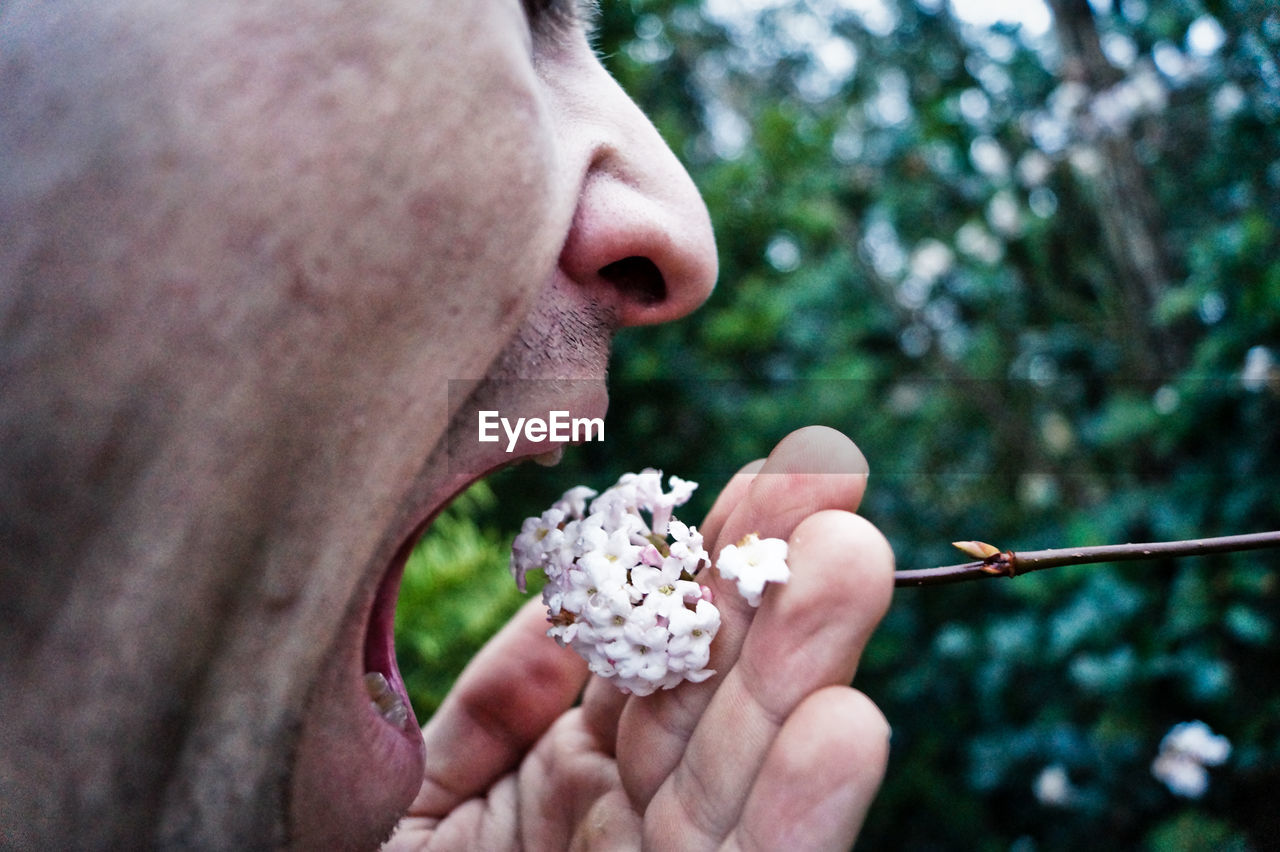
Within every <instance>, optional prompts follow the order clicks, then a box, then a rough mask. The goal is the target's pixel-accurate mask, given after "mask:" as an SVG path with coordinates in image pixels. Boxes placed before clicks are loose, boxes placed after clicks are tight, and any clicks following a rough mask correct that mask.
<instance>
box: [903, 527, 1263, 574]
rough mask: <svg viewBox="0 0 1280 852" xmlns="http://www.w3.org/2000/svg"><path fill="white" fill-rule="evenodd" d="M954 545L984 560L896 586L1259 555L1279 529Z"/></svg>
mask: <svg viewBox="0 0 1280 852" xmlns="http://www.w3.org/2000/svg"><path fill="white" fill-rule="evenodd" d="M957 546H959V547H960V549H961V550H964V551H965V552H966V553H970V554H971V555H978V554H979V553H980V552H987V551H986V548H990V551H994V552H991V554H990V555H989V556H987V557H986V558H984V559H980V560H977V561H974V562H965V563H963V564H961V565H944V566H942V567H940V568H917V569H914V570H907V571H898V572H896V573H895V574H894V585H896V586H939V585H943V584H945V583H959V582H963V581H965V580H977V579H981V578H983V577H1016V576H1018V575H1019V574H1026V573H1029V572H1031V571H1040V570H1043V569H1045V568H1055V567H1057V566H1059V565H1088V564H1091V563H1095V562H1127V561H1130V560H1135V559H1159V558H1162V557H1172V556H1199V555H1201V554H1205V553H1226V552H1229V551H1237V550H1259V549H1262V548H1266V547H1280V530H1277V531H1274V532H1262V533H1249V534H1247V535H1228V536H1221V537H1219V538H1195V539H1188V540H1186V541H1157V542H1150V543H1147V544H1105V545H1101V546H1097V547H1068V548H1062V549H1059V550H1026V551H1022V552H1014V551H1012V550H997V549H996V548H993V547H991V545H983V544H982V543H981V542H959V543H957Z"/></svg>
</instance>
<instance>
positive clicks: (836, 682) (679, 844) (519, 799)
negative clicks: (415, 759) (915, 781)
mask: <svg viewBox="0 0 1280 852" xmlns="http://www.w3.org/2000/svg"><path fill="white" fill-rule="evenodd" d="M815 470H824V471H840V473H812V471H815ZM865 484H866V462H865V460H863V458H862V455H861V453H859V452H858V450H857V448H856V447H854V445H853V444H852V443H851V442H850V441H849V440H848V439H847V438H845V437H844V436H843V435H839V434H838V433H836V432H833V431H831V430H829V429H824V428H820V427H811V428H809V429H803V430H800V431H798V432H795V433H793V434H792V435H790V436H788V437H787V438H786V439H784V440H783V441H782V442H781V443H780V444H779V445H778V447H777V448H776V449H775V450H774V451H773V453H771V454H770V456H769V458H768V459H767V460H764V461H763V462H756V463H754V464H752V465H749V466H748V467H747V468H744V469H743V471H741V472H740V473H739V474H738V475H737V476H735V477H734V478H733V479H732V480H731V481H730V482H729V484H728V486H727V487H726V488H725V489H724V491H723V493H721V495H720V497H719V499H718V500H717V501H716V504H715V506H714V507H713V508H712V510H711V512H710V514H709V515H708V516H707V519H706V521H705V523H704V524H703V525H702V526H701V527H700V529H701V531H702V532H703V534H704V536H705V541H706V547H707V550H708V552H710V553H711V554H712V556H713V557H714V556H715V555H716V554H717V553H718V552H719V550H720V548H721V547H723V546H724V545H726V544H731V543H733V542H736V541H738V540H739V539H740V538H742V537H743V536H744V535H746V534H748V533H751V532H758V533H759V534H760V535H761V536H762V537H768V536H773V537H779V538H787V539H788V540H789V542H790V554H789V559H788V561H789V563H790V565H791V569H792V577H791V580H790V582H789V583H787V584H785V585H781V586H773V585H771V586H770V587H769V588H768V589H767V591H766V593H765V596H764V601H763V603H762V604H761V606H760V608H759V609H758V610H756V609H752V608H751V607H749V606H747V605H746V603H745V602H744V601H743V600H742V599H741V598H740V597H738V595H737V591H736V590H735V589H734V588H733V585H732V584H730V583H727V582H723V581H721V580H720V578H719V577H707V578H706V579H702V582H704V583H706V584H707V585H708V586H710V587H711V588H712V590H713V592H714V594H715V603H716V605H717V606H718V607H719V608H720V611H721V614H722V625H721V628H720V632H719V634H718V635H717V637H716V639H715V641H714V643H713V644H712V655H711V664H710V665H711V667H712V668H714V669H716V672H717V673H716V675H715V676H714V677H712V678H711V679H709V680H707V681H706V682H704V683H700V684H694V683H684V684H681V685H680V686H678V687H677V688H675V689H673V690H669V691H662V692H658V693H655V694H654V695H651V696H648V697H645V698H635V697H629V696H626V695H623V694H621V693H619V692H618V691H617V690H616V689H615V688H614V687H613V686H612V685H610V684H608V683H606V682H604V681H601V680H599V679H597V678H592V679H591V680H590V682H589V683H587V680H588V677H587V671H586V664H585V663H584V662H583V661H582V660H581V659H580V658H579V657H578V656H577V655H576V654H575V653H573V652H572V651H569V650H567V649H562V648H560V647H559V646H558V645H556V644H555V642H553V641H552V640H550V639H548V638H547V637H546V636H545V635H544V634H545V631H546V620H545V616H546V611H545V608H544V607H543V606H542V605H541V602H540V601H531V602H530V603H529V604H528V605H526V606H525V607H524V608H522V609H521V611H520V612H519V613H518V614H517V615H516V617H515V618H514V619H512V621H511V623H510V624H508V625H507V626H506V627H505V628H504V629H503V630H502V631H501V632H500V633H499V634H498V635H497V636H496V637H495V638H494V639H493V640H492V641H491V642H490V643H489V644H488V645H487V646H485V648H484V649H483V650H482V651H481V652H480V654H479V655H477V657H476V658H475V659H474V660H473V661H472V663H471V664H470V665H469V666H468V667H467V669H466V670H465V671H464V672H463V674H462V676H461V678H460V679H459V681H458V684H457V686H456V687H455V688H454V690H453V691H452V692H451V693H450V694H449V697H448V698H447V699H446V700H445V702H444V704H443V706H442V707H441V708H440V710H439V711H438V712H437V713H436V715H435V716H434V717H433V718H432V719H431V721H430V722H429V723H428V724H427V726H426V727H425V728H424V729H423V737H424V739H425V741H426V755H427V759H426V774H425V778H424V780H423V784H422V790H421V792H420V793H419V794H418V797H417V799H416V800H415V801H414V803H413V805H412V807H411V808H410V811H409V814H408V815H407V816H406V817H405V819H404V820H403V821H402V822H401V824H400V826H399V828H398V829H397V832H396V834H395V836H394V837H393V838H392V840H391V842H390V843H389V844H388V846H387V848H388V849H409V848H413V849H424V848H425V849H434V848H439V849H450V850H455V849H464V848H474V849H486V850H487V849H514V848H528V849H539V850H541V849H571V848H572V849H590V850H595V849H606V848H607V849H639V848H642V847H643V848H653V849H714V848H721V847H722V846H729V847H735V848H764V849H805V850H816V849H848V848H849V846H850V845H851V844H852V842H853V840H854V838H855V837H856V835H857V833H858V829H859V827H860V826H861V824H862V820H863V817H864V816H865V814H866V811H867V808H868V806H869V805H870V803H871V800H872V798H873V797H874V795H875V792H876V789H877V788H878V787H879V784H880V780H881V778H882V776H883V774H884V767H885V763H886V761H887V759H888V739H889V737H888V726H887V724H886V723H885V720H884V717H883V716H882V715H881V714H880V712H879V710H877V709H876V707H875V705H873V704H872V703H871V701H870V700H869V699H867V698H866V696H864V695H862V694H861V693H860V692H857V691H855V690H853V689H851V688H850V687H848V686H847V684H848V683H849V682H850V680H852V678H853V673H854V670H855V668H856V667H857V663H858V658H859V656H860V655H861V653H862V649H863V647H864V646H865V644H866V642H867V639H868V638H869V637H870V635H871V632H872V630H873V629H874V627H875V625H876V623H877V622H878V621H879V620H880V618H881V617H882V616H883V614H884V612H885V610H886V608H887V607H888V604H889V599H890V595H891V593H892V588H893V555H892V552H891V551H890V549H889V546H888V543H887V542H886V541H885V540H884V538H883V536H881V535H880V534H879V532H877V531H876V530H875V528H874V527H872V526H871V525H870V524H869V523H868V522H867V521H865V520H863V519H862V518H860V517H858V516H857V515H854V514H852V512H853V510H855V509H856V508H857V506H858V503H859V502H860V500H861V498H862V493H863V489H864V487H865ZM707 573H708V574H714V571H708V572H707ZM700 579H701V578H700ZM584 683H585V684H586V687H585V690H584V689H583V686H584ZM579 695H581V702H580V703H575V702H577V699H578V698H579Z"/></svg>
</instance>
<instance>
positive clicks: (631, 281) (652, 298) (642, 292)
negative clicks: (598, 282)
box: [598, 256, 667, 307]
mask: <svg viewBox="0 0 1280 852" xmlns="http://www.w3.org/2000/svg"><path fill="white" fill-rule="evenodd" d="M598 274H599V275H600V277H601V278H603V279H604V280H605V281H608V282H609V283H610V284H611V285H613V286H614V287H615V288H616V289H617V291H618V293H619V294H620V295H621V296H622V297H623V298H624V299H625V300H627V301H630V302H633V303H635V304H639V305H644V306H646V307H648V306H651V305H658V304H661V303H663V302H665V301H666V300H667V282H666V280H665V279H664V278H663V277H662V272H661V270H659V269H658V265H657V264H656V263H654V262H653V261H652V260H650V259H649V258H647V257H639V256H633V257H624V258H623V259H622V260H615V261H614V262H613V263H610V264H609V265H608V266H604V267H602V268H601V269H600V272H599V273H598Z"/></svg>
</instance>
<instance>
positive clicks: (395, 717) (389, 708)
mask: <svg viewBox="0 0 1280 852" xmlns="http://www.w3.org/2000/svg"><path fill="white" fill-rule="evenodd" d="M364 689H365V692H367V693H368V694H369V706H370V707H372V708H373V710H374V712H376V713H377V714H378V715H380V716H381V717H382V718H384V719H386V720H387V721H388V722H390V723H391V724H392V725H395V726H396V727H397V728H402V727H404V723H405V722H407V721H409V708H408V707H406V706H405V704H404V700H403V699H401V698H400V696H399V695H398V694H396V691H395V690H394V689H392V688H391V684H390V683H388V682H387V678H386V676H385V675H384V674H382V672H365V676H364Z"/></svg>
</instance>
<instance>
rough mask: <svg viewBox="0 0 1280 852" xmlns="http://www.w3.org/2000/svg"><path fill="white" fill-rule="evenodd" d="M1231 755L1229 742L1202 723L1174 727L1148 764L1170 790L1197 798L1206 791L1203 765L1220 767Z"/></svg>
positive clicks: (1205, 774) (1205, 773)
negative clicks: (1154, 757)
mask: <svg viewBox="0 0 1280 852" xmlns="http://www.w3.org/2000/svg"><path fill="white" fill-rule="evenodd" d="M1230 755H1231V741H1230V740H1228V739H1227V738H1226V737H1224V736H1221V735H1220V734H1215V733H1214V732H1213V730H1212V729H1211V728H1210V727H1209V726H1208V725H1206V724H1205V723H1204V722H1199V721H1197V722H1181V723H1179V724H1177V725H1174V726H1173V727H1172V728H1171V729H1170V730H1169V733H1167V734H1165V735H1164V739H1162V740H1161V741H1160V753H1159V754H1157V755H1156V759H1155V760H1154V761H1152V763H1151V774H1152V775H1154V776H1155V777H1156V778H1157V779H1159V780H1160V781H1162V782H1164V784H1165V786H1167V787H1168V788H1169V791H1170V792H1171V793H1173V794H1175V795H1178V796H1184V797H1186V798H1188V799H1198V798H1200V797H1201V796H1203V795H1204V793H1205V791H1206V790H1208V789H1209V773H1208V771H1207V770H1206V769H1205V767H1206V766H1219V765H1221V764H1223V763H1225V762H1226V760H1227V758H1228V757H1230Z"/></svg>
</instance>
